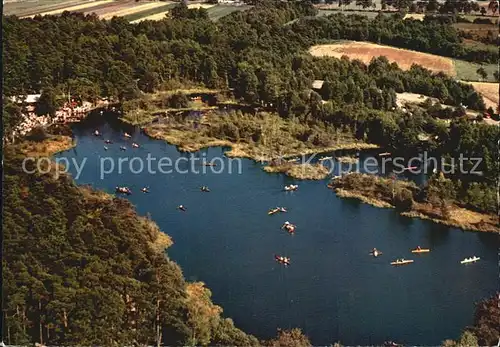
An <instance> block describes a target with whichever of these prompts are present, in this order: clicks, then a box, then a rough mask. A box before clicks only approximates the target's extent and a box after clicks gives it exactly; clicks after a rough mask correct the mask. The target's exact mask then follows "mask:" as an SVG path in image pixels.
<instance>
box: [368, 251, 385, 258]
mask: <svg viewBox="0 0 500 347" xmlns="http://www.w3.org/2000/svg"><path fill="white" fill-rule="evenodd" d="M382 254H384V253H382V252H380V251H378V250H377V251H375V252H370V255H373V256H374V257H378V256H379V255H382Z"/></svg>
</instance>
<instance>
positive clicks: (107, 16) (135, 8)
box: [100, 1, 165, 19]
mask: <svg viewBox="0 0 500 347" xmlns="http://www.w3.org/2000/svg"><path fill="white" fill-rule="evenodd" d="M161 6H165V3H164V2H160V1H155V2H146V3H138V5H135V4H134V3H132V4H131V7H128V8H124V9H122V10H118V11H113V12H109V13H106V14H103V15H102V16H100V18H102V19H111V18H113V17H124V16H127V15H129V14H133V13H136V12H142V11H147V10H149V9H152V8H156V7H161Z"/></svg>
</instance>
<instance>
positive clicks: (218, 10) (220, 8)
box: [207, 5, 252, 21]
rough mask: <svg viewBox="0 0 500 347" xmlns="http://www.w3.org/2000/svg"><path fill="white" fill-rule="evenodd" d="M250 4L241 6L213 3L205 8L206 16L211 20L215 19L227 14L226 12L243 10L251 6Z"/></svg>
mask: <svg viewBox="0 0 500 347" xmlns="http://www.w3.org/2000/svg"><path fill="white" fill-rule="evenodd" d="M251 7H252V6H248V5H243V6H233V5H215V6H213V7H210V8H209V9H207V11H208V16H209V17H210V19H211V20H213V21H217V20H219V19H220V18H222V17H225V16H227V15H228V14H230V13H232V12H236V11H245V10H248V9H249V8H251Z"/></svg>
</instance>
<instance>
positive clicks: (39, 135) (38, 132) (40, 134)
mask: <svg viewBox="0 0 500 347" xmlns="http://www.w3.org/2000/svg"><path fill="white" fill-rule="evenodd" d="M48 137H49V136H48V135H47V133H46V131H45V129H44V128H43V127H36V128H34V129H33V130H31V132H30V133H29V134H28V136H26V139H28V140H30V141H35V142H42V141H43V140H45V139H47V138H48Z"/></svg>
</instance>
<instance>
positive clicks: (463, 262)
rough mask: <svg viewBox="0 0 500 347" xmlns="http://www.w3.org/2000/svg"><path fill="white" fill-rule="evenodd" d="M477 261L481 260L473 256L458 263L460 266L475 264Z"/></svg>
mask: <svg viewBox="0 0 500 347" xmlns="http://www.w3.org/2000/svg"><path fill="white" fill-rule="evenodd" d="M479 259H481V258H479V257H476V256H473V257H471V258H465V259H464V260H462V261H461V262H460V264H468V263H475V262H476V261H478V260H479Z"/></svg>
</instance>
